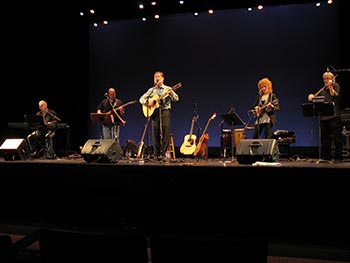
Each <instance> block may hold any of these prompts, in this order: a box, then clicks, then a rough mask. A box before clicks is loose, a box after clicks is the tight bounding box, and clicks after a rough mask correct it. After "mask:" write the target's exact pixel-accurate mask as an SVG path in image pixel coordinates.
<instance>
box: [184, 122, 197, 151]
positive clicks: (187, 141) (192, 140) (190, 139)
mask: <svg viewBox="0 0 350 263" xmlns="http://www.w3.org/2000/svg"><path fill="white" fill-rule="evenodd" d="M197 119H198V116H193V118H192V124H191V129H190V134H187V135H186V136H185V138H184V142H183V143H182V145H181V147H180V153H182V154H184V155H191V154H193V153H194V150H195V149H196V141H197V136H196V135H194V134H192V132H193V126H194V123H195V122H196V121H197Z"/></svg>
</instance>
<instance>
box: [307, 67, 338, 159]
mask: <svg viewBox="0 0 350 263" xmlns="http://www.w3.org/2000/svg"><path fill="white" fill-rule="evenodd" d="M322 79H323V84H324V86H323V87H322V88H321V89H320V90H319V91H318V92H317V93H316V94H309V95H308V100H309V101H312V100H313V98H314V97H315V95H317V96H324V102H333V103H334V115H333V116H320V126H321V155H322V159H324V160H328V161H330V160H331V157H332V156H331V155H332V150H331V147H332V139H333V141H334V146H335V156H334V157H335V161H336V162H342V160H343V144H342V123H341V117H340V103H341V99H340V90H341V89H340V85H339V84H338V83H337V82H336V79H335V76H334V74H333V73H332V72H330V71H326V72H325V73H324V74H323V75H322Z"/></svg>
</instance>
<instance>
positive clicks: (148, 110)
mask: <svg viewBox="0 0 350 263" xmlns="http://www.w3.org/2000/svg"><path fill="white" fill-rule="evenodd" d="M181 86H182V84H181V82H179V83H177V84H176V85H175V86H173V87H172V88H171V89H172V90H177V89H178V88H180V87H181ZM167 96H169V93H168V91H167V90H165V91H164V93H163V94H162V95H161V96H159V95H158V94H154V95H153V96H152V98H149V99H148V101H151V102H152V105H151V106H146V105H144V104H143V105H142V111H143V115H145V117H147V118H148V117H150V116H152V114H153V112H154V110H155V109H157V108H159V106H160V101H161V100H162V99H164V98H166V97H167Z"/></svg>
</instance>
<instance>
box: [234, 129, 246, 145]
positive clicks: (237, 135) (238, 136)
mask: <svg viewBox="0 0 350 263" xmlns="http://www.w3.org/2000/svg"><path fill="white" fill-rule="evenodd" d="M245 138H246V136H245V130H244V129H234V131H233V142H234V144H235V147H236V148H237V147H238V144H239V142H240V141H241V140H242V139H245Z"/></svg>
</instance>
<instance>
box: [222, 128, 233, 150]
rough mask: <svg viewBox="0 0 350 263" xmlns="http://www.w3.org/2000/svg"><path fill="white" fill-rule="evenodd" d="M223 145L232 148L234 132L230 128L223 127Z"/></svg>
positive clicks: (225, 147)
mask: <svg viewBox="0 0 350 263" xmlns="http://www.w3.org/2000/svg"><path fill="white" fill-rule="evenodd" d="M221 147H222V148H224V149H231V147H232V133H231V130H230V129H223V130H222V131H221Z"/></svg>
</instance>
